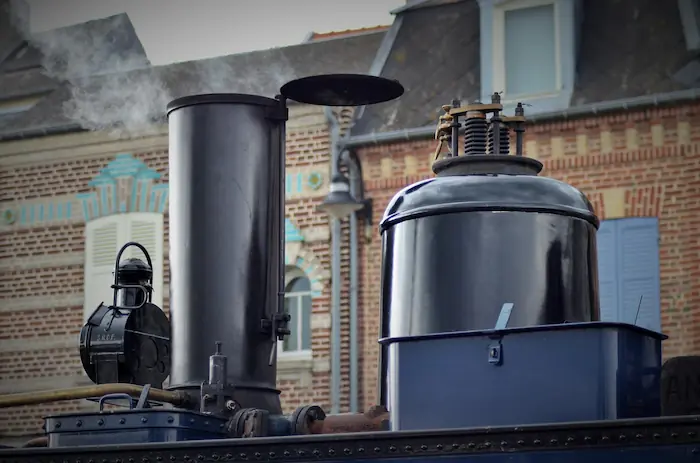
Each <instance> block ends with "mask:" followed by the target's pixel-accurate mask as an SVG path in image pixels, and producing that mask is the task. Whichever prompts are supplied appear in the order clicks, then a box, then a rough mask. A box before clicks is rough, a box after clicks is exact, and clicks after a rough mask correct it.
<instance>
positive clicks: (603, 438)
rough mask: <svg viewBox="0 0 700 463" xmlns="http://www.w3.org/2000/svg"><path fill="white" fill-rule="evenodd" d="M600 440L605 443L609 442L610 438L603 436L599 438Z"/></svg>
mask: <svg viewBox="0 0 700 463" xmlns="http://www.w3.org/2000/svg"><path fill="white" fill-rule="evenodd" d="M600 440H602V441H603V442H607V441H609V440H610V438H609V437H608V436H603V437H601V438H600Z"/></svg>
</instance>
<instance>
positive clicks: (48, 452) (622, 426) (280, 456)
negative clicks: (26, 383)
mask: <svg viewBox="0 0 700 463" xmlns="http://www.w3.org/2000/svg"><path fill="white" fill-rule="evenodd" d="M437 457H444V458H450V459H451V461H465V462H473V461H476V462H482V461H484V462H501V461H508V462H511V463H513V462H517V463H526V462H528V463H529V462H533V461H536V462H537V463H549V462H552V463H554V462H556V463H561V462H577V463H578V462H591V461H596V463H607V462H614V463H627V462H630V463H631V462H634V463H640V462H642V463H643V462H650V463H651V462H661V461H668V462H683V461H696V462H697V461H700V416H686V417H667V418H653V419H635V420H617V421H608V422H600V421H598V422H585V423H565V424H556V425H537V426H522V427H498V428H495V427H494V428H479V429H463V430H440V431H401V432H388V431H386V432H376V433H357V434H327V435H311V436H291V437H274V438H252V439H222V440H209V441H190V442H172V443H152V444H131V445H118V446H117V445H106V446H93V447H72V448H43V449H11V450H0V461H2V462H4V463H30V462H31V463H50V462H53V463H88V462H94V463H127V462H134V463H156V462H183V463H184V462H187V463H197V462H200V461H205V462H213V461H238V462H306V461H314V462H318V461H328V462H330V461H341V460H345V461H352V460H367V459H371V460H384V459H387V460H388V459H391V460H395V459H401V460H405V459H410V460H412V461H416V462H419V461H421V462H422V461H425V462H426V463H427V462H428V461H430V462H434V461H435V458H437Z"/></svg>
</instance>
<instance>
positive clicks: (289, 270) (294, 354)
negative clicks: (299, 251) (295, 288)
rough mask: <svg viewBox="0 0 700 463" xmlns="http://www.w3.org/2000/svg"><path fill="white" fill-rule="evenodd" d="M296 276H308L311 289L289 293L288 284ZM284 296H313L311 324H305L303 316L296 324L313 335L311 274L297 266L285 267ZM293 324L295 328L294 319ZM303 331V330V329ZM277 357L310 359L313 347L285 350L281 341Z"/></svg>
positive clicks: (278, 345) (298, 327)
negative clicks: (287, 290)
mask: <svg viewBox="0 0 700 463" xmlns="http://www.w3.org/2000/svg"><path fill="white" fill-rule="evenodd" d="M296 278H306V279H307V281H308V282H309V288H310V289H309V290H308V291H303V292H294V293H287V292H286V289H287V286H288V285H289V284H290V283H291V282H292V281H293V280H294V279H296ZM284 289H285V292H284V298H285V299H286V298H287V294H294V296H293V297H299V298H301V297H303V296H309V297H310V298H311V301H312V302H311V305H312V307H311V309H312V310H311V314H310V317H309V325H308V326H304V324H303V318H302V317H299V318H298V322H297V323H299V325H298V326H296V328H297V329H299V330H304V329H306V330H309V335H311V332H312V329H311V326H312V324H311V318H312V317H313V299H314V291H313V288H312V281H311V278H310V277H309V275H307V274H306V272H304V271H303V270H302V269H300V268H299V267H296V266H289V265H288V266H286V268H285V269H284ZM291 324H292V325H291V326H290V329H294V328H295V327H294V320H292V321H291ZM302 333H303V331H302ZM299 339H300V342H301V336H300V337H299ZM277 357H278V358H279V359H282V360H308V359H311V357H312V348H309V349H298V350H292V351H285V350H284V342H283V341H280V342H278V343H277Z"/></svg>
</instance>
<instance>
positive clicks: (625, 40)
mask: <svg viewBox="0 0 700 463" xmlns="http://www.w3.org/2000/svg"><path fill="white" fill-rule="evenodd" d="M582 4H583V18H584V19H583V23H582V25H581V31H580V32H581V35H580V40H581V41H580V48H579V54H578V57H577V68H576V82H575V87H574V93H573V95H572V97H571V106H572V107H575V106H578V105H584V104H590V103H594V102H596V103H597V102H604V101H611V100H617V99H623V98H630V97H637V96H643V95H651V94H657V93H664V92H670V91H674V90H682V89H688V88H694V87H700V62H697V61H695V60H694V58H695V55H694V54H693V53H691V52H688V51H687V48H686V43H685V38H684V33H683V27H682V24H681V19H680V13H679V9H678V2H675V1H668V0H664V1H659V0H616V1H610V0H585V1H583V2H582ZM436 5H438V6H436ZM398 16H399V17H402V18H403V19H402V21H403V23H402V24H401V26H400V29H399V32H398V35H397V36H396V39H395V41H394V45H393V48H392V51H391V53H390V54H389V56H388V59H387V62H386V64H385V66H384V68H383V70H382V72H381V74H380V75H382V76H384V77H388V78H392V79H398V80H399V81H400V82H401V83H402V84H403V85H404V87H405V88H406V93H405V94H404V96H402V97H401V98H400V99H399V100H397V101H394V102H389V103H384V104H379V105H374V106H368V107H366V108H365V110H364V113H363V114H362V117H361V118H360V119H359V120H358V121H357V123H356V124H355V126H354V127H353V129H352V132H351V134H352V135H353V136H358V135H363V134H370V133H380V132H389V131H394V130H403V129H410V128H416V127H423V126H426V125H431V124H434V123H436V121H437V115H438V113H439V111H440V107H441V105H443V104H448V103H450V101H451V100H452V99H453V98H461V99H462V101H463V102H464V101H474V100H476V99H478V98H479V96H480V58H479V47H480V38H479V8H478V3H477V1H476V0H461V1H459V2H458V3H455V2H454V0H450V1H447V0H428V1H423V2H417V3H416V4H415V5H411V6H407V7H402V8H400V9H399V11H398Z"/></svg>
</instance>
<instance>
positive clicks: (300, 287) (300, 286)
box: [285, 277, 311, 293]
mask: <svg viewBox="0 0 700 463" xmlns="http://www.w3.org/2000/svg"><path fill="white" fill-rule="evenodd" d="M302 291H311V282H310V281H309V279H308V278H306V277H298V278H295V279H293V280H292V281H290V282H289V284H288V285H287V288H286V289H285V292H286V293H300V292H302Z"/></svg>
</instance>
